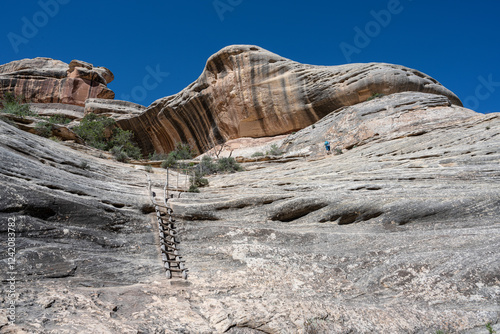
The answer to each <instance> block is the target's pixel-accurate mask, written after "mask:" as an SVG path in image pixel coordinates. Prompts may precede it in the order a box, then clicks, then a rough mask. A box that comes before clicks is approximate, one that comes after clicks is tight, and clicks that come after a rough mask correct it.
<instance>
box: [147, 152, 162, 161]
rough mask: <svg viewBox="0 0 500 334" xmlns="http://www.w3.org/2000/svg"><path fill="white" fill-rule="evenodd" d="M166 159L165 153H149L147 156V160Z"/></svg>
mask: <svg viewBox="0 0 500 334" xmlns="http://www.w3.org/2000/svg"><path fill="white" fill-rule="evenodd" d="M165 159H167V154H165V153H156V152H154V153H152V154H151V153H150V154H149V156H148V160H155V161H156V160H165Z"/></svg>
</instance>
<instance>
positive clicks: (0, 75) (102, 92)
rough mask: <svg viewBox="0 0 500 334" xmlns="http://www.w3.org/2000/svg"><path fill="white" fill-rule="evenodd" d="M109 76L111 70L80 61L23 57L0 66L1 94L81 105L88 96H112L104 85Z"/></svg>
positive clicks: (46, 101)
mask: <svg viewBox="0 0 500 334" xmlns="http://www.w3.org/2000/svg"><path fill="white" fill-rule="evenodd" d="M112 80H113V74H112V73H111V71H110V70H108V69H106V68H104V67H94V66H93V65H92V64H88V63H85V62H82V61H77V60H73V61H72V62H71V63H70V64H69V65H68V64H66V63H64V62H62V61H59V60H54V59H50V58H34V59H23V60H17V61H13V62H10V63H8V64H5V65H2V66H0V96H3V95H4V94H5V93H6V92H10V93H14V94H16V95H22V96H24V98H25V99H26V100H28V101H30V102H33V103H64V104H74V105H78V106H83V105H84V104H85V100H86V99H87V98H93V97H98V98H105V99H113V98H114V96H115V94H114V93H113V91H111V90H110V89H109V88H107V86H106V85H107V84H108V83H109V82H111V81H112Z"/></svg>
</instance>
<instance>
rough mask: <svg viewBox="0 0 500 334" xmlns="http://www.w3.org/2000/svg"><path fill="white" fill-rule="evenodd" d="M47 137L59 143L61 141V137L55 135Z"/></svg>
mask: <svg viewBox="0 0 500 334" xmlns="http://www.w3.org/2000/svg"><path fill="white" fill-rule="evenodd" d="M49 139H50V140H52V141H55V142H56V143H60V142H61V138H59V137H56V136H51V137H49Z"/></svg>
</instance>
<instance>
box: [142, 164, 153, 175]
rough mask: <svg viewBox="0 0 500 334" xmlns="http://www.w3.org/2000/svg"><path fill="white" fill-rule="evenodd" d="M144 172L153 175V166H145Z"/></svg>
mask: <svg viewBox="0 0 500 334" xmlns="http://www.w3.org/2000/svg"><path fill="white" fill-rule="evenodd" d="M144 170H145V171H146V173H153V166H151V165H146V166H144Z"/></svg>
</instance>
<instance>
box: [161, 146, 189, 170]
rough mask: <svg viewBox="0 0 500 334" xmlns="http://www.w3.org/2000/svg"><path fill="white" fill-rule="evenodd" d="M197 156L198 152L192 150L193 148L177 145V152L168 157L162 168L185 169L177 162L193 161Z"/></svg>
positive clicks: (174, 151)
mask: <svg viewBox="0 0 500 334" xmlns="http://www.w3.org/2000/svg"><path fill="white" fill-rule="evenodd" d="M195 154H196V152H195V151H194V150H193V149H192V148H191V146H189V144H185V143H177V145H175V150H173V151H172V152H170V153H169V154H168V155H167V157H166V159H165V160H163V162H162V163H161V167H162V168H167V167H169V168H171V167H177V168H185V166H181V165H180V164H178V163H177V160H187V159H192V158H193V157H194V155H195Z"/></svg>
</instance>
